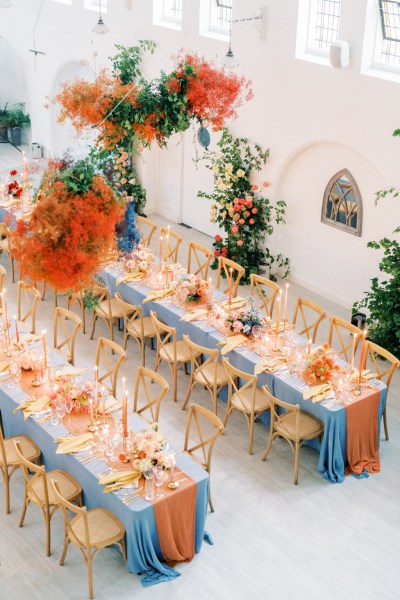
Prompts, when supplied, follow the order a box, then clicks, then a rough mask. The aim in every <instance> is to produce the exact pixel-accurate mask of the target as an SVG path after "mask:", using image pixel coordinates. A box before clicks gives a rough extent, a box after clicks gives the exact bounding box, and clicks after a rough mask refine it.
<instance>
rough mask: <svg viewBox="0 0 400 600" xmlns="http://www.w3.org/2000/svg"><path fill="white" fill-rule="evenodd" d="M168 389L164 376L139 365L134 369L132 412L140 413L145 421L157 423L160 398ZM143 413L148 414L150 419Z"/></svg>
mask: <svg viewBox="0 0 400 600" xmlns="http://www.w3.org/2000/svg"><path fill="white" fill-rule="evenodd" d="M168 391H169V385H168V383H167V382H166V381H165V379H164V377H162V376H161V375H159V374H158V373H156V372H155V371H152V370H151V369H146V367H139V368H138V370H137V371H136V381H135V392H134V396H133V412H135V413H136V414H138V415H140V416H141V417H142V418H143V419H144V420H145V421H147V423H150V424H151V423H157V422H158V418H159V414H160V406H161V400H162V399H163V398H164V396H165V394H167V393H168ZM144 413H148V414H150V417H151V418H150V419H149V418H147V416H146V415H145V414H144Z"/></svg>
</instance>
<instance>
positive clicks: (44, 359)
mask: <svg viewBox="0 0 400 600" xmlns="http://www.w3.org/2000/svg"><path fill="white" fill-rule="evenodd" d="M15 326H16V327H17V324H16V322H15ZM41 335H42V344H43V366H44V369H47V349H46V330H45V329H43V331H42V332H41Z"/></svg>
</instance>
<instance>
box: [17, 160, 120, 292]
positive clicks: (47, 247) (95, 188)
mask: <svg viewBox="0 0 400 600" xmlns="http://www.w3.org/2000/svg"><path fill="white" fill-rule="evenodd" d="M84 164H85V163H83V165H84ZM58 166H59V165H58ZM56 168H57V165H56V164H53V165H51V166H50V168H49V170H48V171H47V172H46V173H45V176H44V179H43V182H42V186H41V189H40V193H39V194H38V197H37V200H38V201H37V204H36V206H35V208H34V210H33V213H32V216H31V218H30V220H29V221H18V223H17V229H16V231H15V232H14V234H13V244H14V247H15V257H16V259H17V260H18V261H20V262H21V265H22V270H23V272H24V274H26V275H28V276H29V277H30V278H31V279H32V280H34V281H45V282H47V283H48V284H49V285H50V286H52V287H53V288H54V289H57V290H58V291H66V290H72V291H78V290H80V289H82V288H85V287H87V286H88V285H90V282H91V280H92V277H93V275H94V273H95V272H96V271H97V269H98V267H99V264H100V263H101V261H102V260H103V259H104V258H105V257H106V256H107V254H108V253H109V252H110V250H111V249H112V248H113V247H114V244H115V242H114V236H115V225H116V224H117V223H118V221H119V220H120V219H121V215H122V211H123V205H122V204H121V201H120V200H119V199H118V198H117V196H116V195H115V192H114V191H113V189H112V188H111V187H110V186H109V185H108V184H107V183H106V182H105V180H104V179H103V177H101V176H99V175H92V173H91V171H90V169H87V170H86V174H85V177H86V179H80V180H79V175H78V181H79V182H80V183H79V185H78V186H76V184H75V183H74V180H75V179H76V177H77V172H78V173H79V172H80V169H82V168H84V166H83V167H82V164H81V167H80V169H78V171H77V172H76V171H74V170H69V172H68V176H66V177H64V178H63V177H62V173H63V172H62V171H61V175H60V172H59V171H57V170H56ZM71 186H72V187H71Z"/></svg>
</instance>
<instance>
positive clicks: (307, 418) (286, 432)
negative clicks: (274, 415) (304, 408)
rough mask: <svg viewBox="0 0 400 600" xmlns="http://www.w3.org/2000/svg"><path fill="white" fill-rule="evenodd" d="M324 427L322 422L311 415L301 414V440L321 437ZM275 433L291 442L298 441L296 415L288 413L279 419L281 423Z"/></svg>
mask: <svg viewBox="0 0 400 600" xmlns="http://www.w3.org/2000/svg"><path fill="white" fill-rule="evenodd" d="M323 430H324V427H323V425H322V423H320V421H318V420H317V419H314V417H312V416H311V415H309V414H307V413H304V412H300V424H299V437H300V439H301V440H309V439H312V438H314V437H317V436H318V435H320V434H321V433H322V432H323ZM275 431H277V433H279V434H281V435H283V436H284V437H286V438H289V439H291V440H295V439H296V413H295V412H288V413H286V414H283V415H281V416H280V417H279V423H277V424H276V426H275Z"/></svg>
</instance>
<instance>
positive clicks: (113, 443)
mask: <svg viewBox="0 0 400 600" xmlns="http://www.w3.org/2000/svg"><path fill="white" fill-rule="evenodd" d="M120 439H121V438H120V435H119V433H114V435H111V436H110V437H109V438H108V447H109V449H108V450H107V456H109V457H110V460H111V462H116V461H117V457H116V456H115V451H116V449H117V448H118V446H119V443H120Z"/></svg>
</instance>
